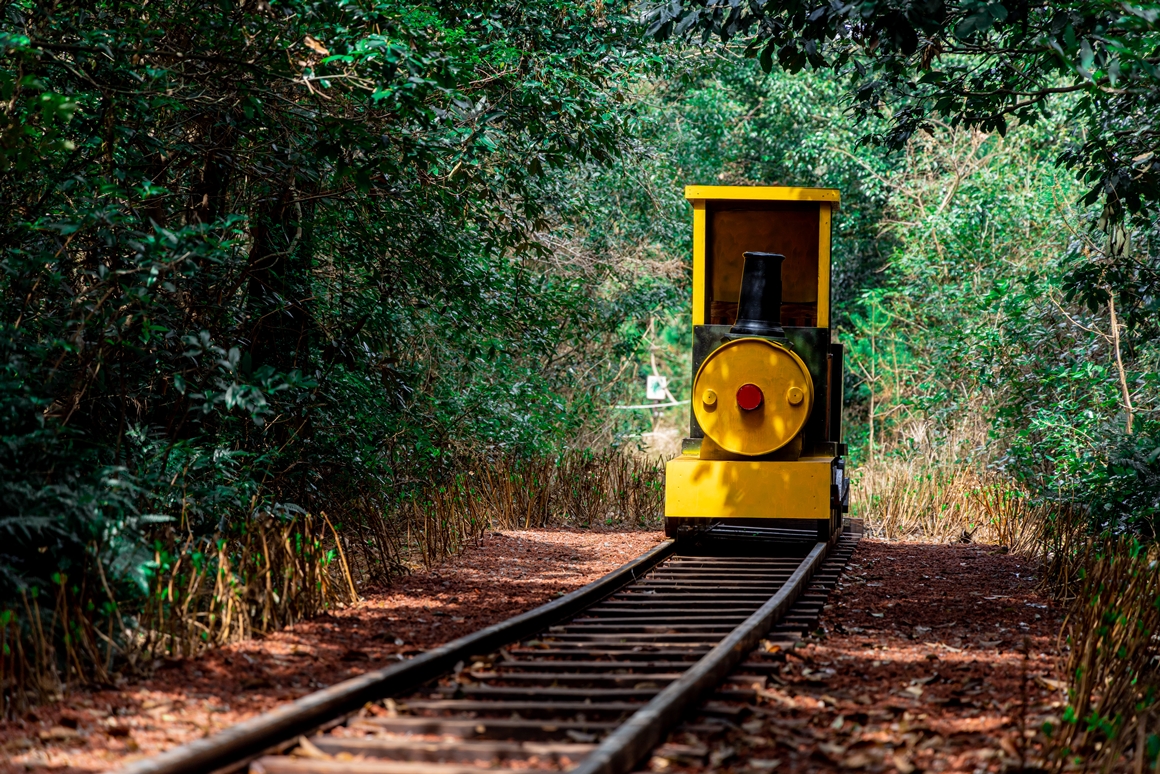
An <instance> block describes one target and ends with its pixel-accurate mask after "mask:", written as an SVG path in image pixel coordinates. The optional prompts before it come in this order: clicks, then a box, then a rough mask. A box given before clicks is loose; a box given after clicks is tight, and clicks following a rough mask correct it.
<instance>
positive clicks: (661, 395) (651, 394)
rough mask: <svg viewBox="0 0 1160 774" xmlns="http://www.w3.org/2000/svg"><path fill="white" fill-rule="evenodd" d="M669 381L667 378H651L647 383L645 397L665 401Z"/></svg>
mask: <svg viewBox="0 0 1160 774" xmlns="http://www.w3.org/2000/svg"><path fill="white" fill-rule="evenodd" d="M668 386H669V379H668V377H667V376H650V377H648V381H647V382H646V383H645V396H646V397H647V398H648V399H649V400H664V399H665V398H667V397H668V396H669V395H668V392H667V390H668Z"/></svg>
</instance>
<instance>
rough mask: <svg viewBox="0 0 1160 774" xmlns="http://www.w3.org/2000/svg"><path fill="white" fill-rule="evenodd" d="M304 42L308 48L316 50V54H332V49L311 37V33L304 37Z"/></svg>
mask: <svg viewBox="0 0 1160 774" xmlns="http://www.w3.org/2000/svg"><path fill="white" fill-rule="evenodd" d="M302 42H303V43H305V44H306V47H307V48H308V49H310V50H311V51H313V52H315V53H316V54H322V55H323V56H330V50H329V49H328V48H327V47H326V46H324V45H322V44H321V43H319V42H318V41H317V40H315V39H314V38H312V37H310V36H309V35H307V36H306V38H305V39H303V41H302Z"/></svg>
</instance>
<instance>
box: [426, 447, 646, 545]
mask: <svg viewBox="0 0 1160 774" xmlns="http://www.w3.org/2000/svg"><path fill="white" fill-rule="evenodd" d="M663 501H664V466H663V465H662V464H661V463H660V461H657V460H644V459H638V458H635V457H631V456H629V455H626V454H622V453H620V452H617V451H607V452H603V453H591V452H580V451H573V452H567V453H565V454H563V455H561V456H560V457H558V458H555V459H553V458H538V459H532V460H526V459H515V458H509V457H502V456H501V457H490V458H480V459H477V460H474V461H471V462H468V463H466V464H464V465H463V466H462V469H461V470H460V472H458V473H456V474H455V475H454V476H452V477H450V478H449V479H448V480H447V481H446V482H445V483H443V484H442V485H440V486H438V487H432V488H431V489H429V490H427V491H425V492H424V493H422V494H421V495H418V496H416V497H414V498H413V499H411V500H410V501H408V502H407V504H406V505H405V506H404V507H405V508H406V509H407V520H406V524H407V526H408V535H407V539H406V541H405V543H406V545H408V546H411V550H412V553H413V555H415V556H417V557H418V558H420V559H421V560H422V562H423V564H424V565H425V566H428V567H429V566H431V565H433V564H436V563H438V562H440V561H443V560H444V559H446V558H447V557H449V556H452V555H454V554H455V553H458V552H459V551H460V550H462V549H463V548H464V547H465V546H466V545H469V544H470V543H472V542H475V541H477V540H478V539H479V538H481V537H482V536H483V534H484V532H486V531H487V530H488V529H532V528H541V527H545V526H547V525H548V524H552V523H558V524H569V525H573V526H591V525H597V524H603V525H610V524H621V525H626V526H630V527H633V526H635V527H640V526H655V525H658V524H659V519H660V514H661V511H662V505H663Z"/></svg>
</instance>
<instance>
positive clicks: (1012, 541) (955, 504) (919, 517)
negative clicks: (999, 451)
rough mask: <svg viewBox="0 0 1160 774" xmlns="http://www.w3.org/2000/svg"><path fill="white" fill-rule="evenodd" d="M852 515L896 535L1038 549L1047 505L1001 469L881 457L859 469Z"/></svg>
mask: <svg viewBox="0 0 1160 774" xmlns="http://www.w3.org/2000/svg"><path fill="white" fill-rule="evenodd" d="M850 501H851V512H852V514H853V515H854V516H857V517H860V518H862V519H864V520H865V524H866V529H867V531H868V532H869V533H870V534H873V535H877V536H879V537H885V538H889V539H894V540H914V539H921V540H937V541H942V542H948V541H958V540H963V541H970V542H979V543H992V544H995V545H1001V546H1007V547H1008V548H1010V549H1011V550H1012V551H1032V550H1033V549H1034V548H1035V545H1036V540H1037V539H1038V536H1039V531H1040V528H1041V526H1040V525H1041V524H1042V522H1043V519H1044V518H1045V516H1046V514H1047V510H1046V509H1045V508H1044V507H1043V506H1041V505H1037V504H1034V503H1032V502H1031V500H1030V498H1028V497H1027V496H1026V495H1025V494H1024V493H1023V492H1022V491H1021V490H1020V489H1019V488H1018V487H1017V486H1015V485H1014V484H1013V482H1011V481H1010V480H1009V479H1007V478H1005V477H1004V476H1002V475H1001V474H998V473H995V472H992V471H988V470H986V469H983V468H980V467H978V466H975V465H972V464H969V463H965V462H956V461H946V462H943V461H935V462H932V461H931V460H929V459H927V458H924V457H880V458H879V459H878V460H876V461H875V462H874V463H872V464H869V465H863V466H860V467H859V468H857V469H856V470H855V471H854V472H853V477H852V485H851V493H850Z"/></svg>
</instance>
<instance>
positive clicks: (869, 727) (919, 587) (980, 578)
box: [650, 540, 1065, 774]
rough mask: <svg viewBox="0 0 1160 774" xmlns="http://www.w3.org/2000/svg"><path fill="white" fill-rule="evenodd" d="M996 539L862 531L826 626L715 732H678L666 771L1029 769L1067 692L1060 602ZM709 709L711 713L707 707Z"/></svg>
mask: <svg viewBox="0 0 1160 774" xmlns="http://www.w3.org/2000/svg"><path fill="white" fill-rule="evenodd" d="M1037 589H1038V578H1037V577H1036V573H1035V570H1034V567H1033V566H1032V565H1030V564H1029V563H1028V561H1027V560H1026V559H1024V558H1020V557H1016V556H1011V555H1006V554H1003V553H1001V552H1000V550H999V549H997V548H995V547H993V546H975V545H929V544H916V543H885V542H877V541H871V540H863V541H862V542H861V543H860V544H859V546H858V549H857V550H856V551H855V553H854V555H853V557H852V558H851V562H850V564H849V565H848V566H847V569H846V574H845V575H844V577H843V579H842V581H841V582H840V583H839V586H838V588H837V589H835V591H834V593H833V594H832V595H831V597H830V599H829V604H828V605H827V606H826V609H825V610H824V611H823V615H822V618H821V620H820V626H821V628H820V629H819V631H818V632H817V634H816V636H813V637H810V638H808V639H807V640H805V641H804V642H803V643H801V647H799V648H795V649H794V650H792V651H790V652H789V653H778V654H773V655H772V656H770V657H772V658H783V659H784V665H783V666H782V668H781V671H780V674H777V675H773V676H771V677H770V679H769V680H767V681H766V683H765V684H764V685H761V686H760V687H759V690H758V697H759V698H758V701H757V703H756V704H755V705H751V706H749V707H747V708H745V709H744V710H743V711H742V713H741V715H740V716H739V717H738V718H736V719H735V721H734V722H731V723H729V724H727V726H726V729H725V730H723V731H720V732H715V733H710V732H699V733H686V732H678V733H674V734H673V735H672V737H671V738H670V739H669V740H668V742H667V743H666V744H665V745H664V746H662V747H661V748H660V749H659V750H658V751H657V754H656V755H655V756H654V757H653V759H652V761H651V762H650V768H651V769H652V770H653V771H669V772H674V773H675V772H688V773H689V774H692V773H693V772H697V773H698V774H699V773H700V772H706V771H722V772H724V771H737V772H768V771H773V770H776V771H778V772H837V771H875V772H878V771H885V772H893V771H897V772H900V773H901V774H912V773H913V772H919V771H937V772H984V771H1021V770H1034V769H1033V766H1034V764H1035V762H1036V759H1037V758H1038V757H1039V755H1040V754H1041V752H1042V749H1043V744H1044V742H1045V737H1044V735H1043V733H1042V728H1043V726H1044V724H1045V723H1049V724H1058V723H1059V715H1060V714H1061V713H1062V711H1063V706H1064V705H1063V702H1064V700H1065V695H1064V692H1063V690H1062V688H1063V686H1062V683H1060V682H1059V678H1060V675H1059V674H1058V672H1057V663H1058V658H1057V655H1058V654H1057V650H1056V648H1057V636H1058V633H1059V627H1060V621H1059V617H1058V613H1057V611H1056V610H1054V609H1053V608H1052V607H1051V605H1050V604H1049V602H1048V600H1047V599H1045V598H1043V597H1042V596H1041V595H1040V594H1039V593H1037ZM702 720H708V719H707V718H703V719H702Z"/></svg>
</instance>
